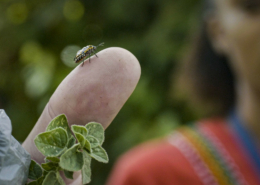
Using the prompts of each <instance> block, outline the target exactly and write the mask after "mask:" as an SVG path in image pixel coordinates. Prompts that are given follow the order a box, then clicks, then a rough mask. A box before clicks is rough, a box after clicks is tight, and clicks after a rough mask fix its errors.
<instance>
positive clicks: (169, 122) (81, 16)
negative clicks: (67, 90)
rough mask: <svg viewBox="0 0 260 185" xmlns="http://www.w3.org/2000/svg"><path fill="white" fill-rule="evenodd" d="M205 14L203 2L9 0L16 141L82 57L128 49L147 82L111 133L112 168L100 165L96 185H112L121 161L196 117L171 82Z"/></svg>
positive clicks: (9, 91) (10, 106)
mask: <svg viewBox="0 0 260 185" xmlns="http://www.w3.org/2000/svg"><path fill="white" fill-rule="evenodd" d="M200 10H201V1H200V0H174V1H171V0H164V1H159V0H138V1H137V0H124V1H122V0H110V1H106V0H87V1H83V0H82V1H80V0H66V1H53V0H39V1H33V0H19V1H18V0H12V1H7V0H2V1H1V2H0V35H1V37H0V57H1V59H0V108H4V109H5V110H6V112H7V114H8V115H9V117H10V118H11V120H12V124H13V135H14V137H15V138H16V139H18V140H20V141H23V140H24V139H25V138H26V136H27V135H28V133H29V132H30V130H31V129H32V127H33V125H34V124H35V122H36V121H37V119H38V117H39V115H40V114H41V112H42V110H43V108H44V106H45V105H46V103H47V102H48V100H49V98H50V96H51V95H52V93H53V92H54V90H55V89H56V87H57V86H58V84H59V83H60V82H61V81H62V80H63V78H64V77H65V76H66V75H67V74H68V73H69V72H70V71H71V70H72V69H73V67H74V66H75V65H74V64H73V61H72V58H73V57H74V56H75V50H77V49H78V48H81V47H83V46H86V45H89V44H93V45H96V44H99V43H100V42H105V47H111V46H119V47H123V48H126V49H127V50H129V51H131V52H132V53H133V54H134V55H135V56H136V57H137V58H138V60H139V61H140V64H141V67H142V76H141V79H140V82H139V84H138V86H137V88H136V90H135V91H134V93H133V95H132V96H131V97H130V99H129V101H128V102H127V103H126V104H125V106H124V107H123V109H122V110H121V111H120V113H119V115H118V116H117V117H116V119H115V120H114V121H113V123H112V125H111V126H110V127H109V128H108V129H107V131H106V142H105V143H104V148H106V150H107V152H108V154H109V156H110V163H109V164H108V165H104V164H98V163H93V167H92V169H93V178H92V179H93V181H92V182H91V184H92V185H95V184H96V185H98V184H104V182H105V180H106V178H107V175H108V174H109V171H110V170H111V167H112V165H113V164H114V162H115V160H116V159H117V157H118V156H119V155H120V154H122V153H123V152H125V151H126V150H128V149H129V148H131V147H133V146H134V145H136V144H138V143H140V142H143V141H146V140H148V139H151V138H156V137H160V136H163V135H166V134H169V133H170V132H171V131H172V130H173V129H174V128H176V126H178V125H179V124H181V123H184V122H187V121H190V120H192V119H194V118H195V117H196V115H194V114H193V112H192V111H191V110H189V109H188V108H187V107H186V105H185V104H184V103H183V102H181V101H178V100H173V99H172V96H171V94H172V93H173V92H174V91H175V89H174V88H172V87H173V84H172V79H171V78H172V74H174V73H175V72H176V69H178V68H177V67H176V66H177V64H178V63H179V61H181V59H182V58H183V57H185V55H186V54H187V51H188V46H189V44H190V42H189V40H190V36H191V35H192V34H193V32H194V31H196V28H197V27H198V26H197V24H198V23H199V21H198V19H199V14H200ZM144 131H145V132H144Z"/></svg>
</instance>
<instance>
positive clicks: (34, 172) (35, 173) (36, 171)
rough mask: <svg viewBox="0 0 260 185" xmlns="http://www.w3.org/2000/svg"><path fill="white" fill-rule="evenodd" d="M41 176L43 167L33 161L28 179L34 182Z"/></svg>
mask: <svg viewBox="0 0 260 185" xmlns="http://www.w3.org/2000/svg"><path fill="white" fill-rule="evenodd" d="M41 176H42V168H41V166H40V165H39V164H38V163H36V162H35V161H34V160H31V164H30V167H29V175H28V178H29V179H32V180H37V179H38V178H40V177H41Z"/></svg>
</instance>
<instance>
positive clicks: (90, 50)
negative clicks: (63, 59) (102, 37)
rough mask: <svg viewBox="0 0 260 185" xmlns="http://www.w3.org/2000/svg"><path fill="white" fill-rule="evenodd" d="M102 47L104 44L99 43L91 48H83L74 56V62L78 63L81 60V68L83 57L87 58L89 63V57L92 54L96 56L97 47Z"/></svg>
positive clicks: (89, 46) (90, 46)
mask: <svg viewBox="0 0 260 185" xmlns="http://www.w3.org/2000/svg"><path fill="white" fill-rule="evenodd" d="M103 45H104V42H102V43H100V44H99V45H97V46H93V45H88V46H85V47H83V48H82V49H81V50H79V51H78V52H77V54H76V57H75V58H74V62H75V63H79V62H81V61H82V60H83V63H82V66H83V65H84V62H85V61H84V59H85V57H88V58H89V62H90V56H91V54H92V53H94V54H95V55H96V57H98V56H97V54H96V53H95V51H96V49H97V47H99V46H103Z"/></svg>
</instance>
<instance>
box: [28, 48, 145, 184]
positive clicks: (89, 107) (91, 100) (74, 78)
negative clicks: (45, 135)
mask: <svg viewBox="0 0 260 185" xmlns="http://www.w3.org/2000/svg"><path fill="white" fill-rule="evenodd" d="M97 55H98V58H97V57H93V58H91V63H89V62H88V60H87V61H86V62H85V64H84V66H83V67H82V65H78V66H77V67H76V68H75V69H74V70H73V71H71V73H70V74H69V75H68V76H67V77H66V78H65V79H64V80H63V81H62V82H61V84H60V85H59V86H58V88H57V89H56V91H55V92H54V93H53V95H52V97H51V98H50V100H49V102H48V104H47V105H46V107H45V109H44V110H43V112H42V115H41V116H40V118H39V119H38V121H37V123H36V124H35V126H34V128H33V130H32V131H31V132H30V134H29V135H28V137H27V138H26V140H25V141H24V143H23V147H24V148H25V149H26V150H27V151H28V152H29V153H30V155H31V157H32V159H34V160H36V161H37V162H38V163H42V162H44V156H43V155H42V154H41V153H40V152H39V151H38V150H37V148H36V147H35V145H34V143H33V139H34V138H35V137H36V135H38V134H39V133H41V132H44V131H45V129H46V127H47V125H48V123H49V122H50V121H51V120H52V119H53V118H54V117H56V116H57V115H59V114H63V113H64V114H65V115H66V116H67V118H68V122H69V124H70V125H72V124H77V125H85V124H86V123H88V122H90V121H96V122H99V123H101V124H102V125H103V127H104V128H107V127H108V126H109V124H110V123H111V122H112V120H113V119H114V118H115V116H116V115H117V114H118V112H119V110H120V109H121V108H122V106H123V105H124V103H125V102H126V100H127V99H128V98H129V97H130V95H131V94H132V92H133V91H134V89H135V87H136V85H137V83H138V80H139V78H140V74H141V68H140V65H139V62H138V60H137V59H136V58H135V56H134V55H133V54H131V53H130V52H129V51H127V50H125V49H122V48H117V47H113V48H107V49H104V50H102V51H100V52H99V53H97ZM72 62H73V61H72ZM73 177H74V179H73V180H67V179H66V184H68V185H81V184H82V182H81V175H80V173H74V176H73Z"/></svg>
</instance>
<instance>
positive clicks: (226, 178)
mask: <svg viewBox="0 0 260 185" xmlns="http://www.w3.org/2000/svg"><path fill="white" fill-rule="evenodd" d="M169 142H170V143H171V144H172V145H173V146H175V147H176V148H177V149H178V150H179V151H180V152H181V153H182V154H183V155H184V156H185V158H186V159H187V160H188V161H189V162H190V164H191V166H192V167H193V169H194V171H195V172H196V173H197V175H198V177H199V178H200V179H201V181H202V183H203V184H204V185H209V184H210V185H248V183H247V182H246V181H245V179H244V177H243V175H242V173H241V172H240V171H239V169H238V167H237V166H236V164H235V162H234V161H233V159H232V157H231V156H230V155H229V153H228V151H227V150H226V149H225V147H224V146H223V144H222V143H221V142H220V141H219V139H218V138H217V137H216V136H215V135H214V134H213V133H212V132H211V131H210V129H207V128H206V127H199V126H190V127H183V128H181V129H179V130H178V131H175V132H174V133H173V134H172V135H171V136H170V137H169Z"/></svg>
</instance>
